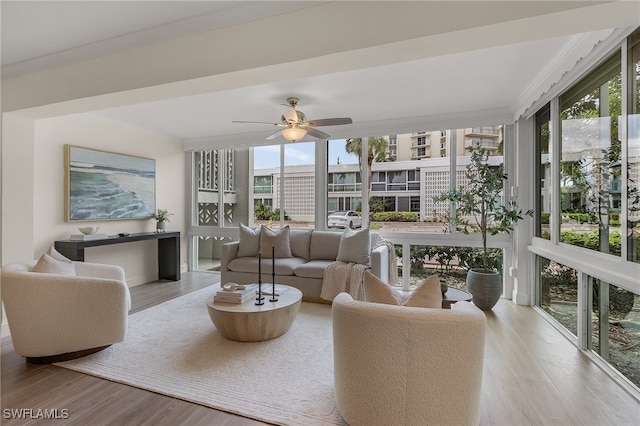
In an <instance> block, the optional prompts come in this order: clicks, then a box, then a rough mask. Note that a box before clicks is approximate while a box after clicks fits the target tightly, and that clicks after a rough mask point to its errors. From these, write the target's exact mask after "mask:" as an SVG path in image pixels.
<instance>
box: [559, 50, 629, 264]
mask: <svg viewBox="0 0 640 426" xmlns="http://www.w3.org/2000/svg"><path fill="white" fill-rule="evenodd" d="M620 69H621V68H620V53H619V52H618V53H617V54H615V55H613V56H612V57H611V58H609V59H608V60H607V61H606V62H605V63H604V64H602V65H601V66H600V67H598V69H597V70H595V71H594V72H593V73H591V74H589V75H588V76H587V77H586V78H584V79H583V80H582V81H580V82H578V83H577V84H576V85H575V86H573V87H572V88H571V89H569V90H568V91H567V92H566V93H565V94H563V95H562V96H561V97H560V118H561V120H562V121H561V122H562V126H561V146H562V153H561V163H560V165H561V182H560V185H561V186H560V197H561V199H560V208H561V210H562V234H561V235H562V240H563V242H566V243H568V244H574V245H579V246H581V247H585V248H588V249H591V250H597V251H601V252H604V253H609V254H612V255H615V256H620V247H619V241H620V208H619V207H618V208H616V207H615V206H619V205H620V203H619V201H620V195H621V193H620V189H619V187H618V188H617V189H616V187H615V186H614V185H613V183H614V181H615V177H616V175H618V174H619V172H620V164H621V155H620V154H621V147H622V144H621V140H620V131H619V122H620V111H621V109H620V106H621V72H620Z"/></svg>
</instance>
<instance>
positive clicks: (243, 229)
mask: <svg viewBox="0 0 640 426" xmlns="http://www.w3.org/2000/svg"><path fill="white" fill-rule="evenodd" d="M239 229H240V242H239V244H238V254H237V256H238V257H249V256H257V255H258V252H259V251H260V228H249V227H248V226H246V225H243V224H242V223H241V224H240V225H239Z"/></svg>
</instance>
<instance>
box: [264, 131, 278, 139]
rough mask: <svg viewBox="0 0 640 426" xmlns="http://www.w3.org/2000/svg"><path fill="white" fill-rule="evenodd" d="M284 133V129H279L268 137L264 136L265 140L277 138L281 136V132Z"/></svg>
mask: <svg viewBox="0 0 640 426" xmlns="http://www.w3.org/2000/svg"><path fill="white" fill-rule="evenodd" d="M281 133H282V130H278V131H277V132H274V133H271V134H270V135H269V136H267V137H266V138H264V140H266V141H270V140H271V139H275V138H277V137H278V136H280V134H281Z"/></svg>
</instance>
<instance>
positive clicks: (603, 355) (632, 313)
mask: <svg viewBox="0 0 640 426" xmlns="http://www.w3.org/2000/svg"><path fill="white" fill-rule="evenodd" d="M639 41H640V30H637V31H636V33H635V34H634V35H632V36H631V37H629V38H628V40H627V46H628V51H627V53H628V54H627V55H623V54H622V53H623V51H622V50H621V49H618V50H617V51H615V52H614V53H613V54H610V55H609V56H608V57H605V58H603V61H602V62H601V63H600V64H599V65H597V66H595V67H594V68H593V70H592V71H591V72H589V73H588V74H587V75H586V76H585V77H583V78H582V79H580V80H579V81H577V82H575V83H574V84H573V85H571V86H570V87H568V88H567V90H565V91H564V92H563V93H562V94H561V95H560V96H559V97H558V98H555V99H553V100H551V102H550V104H549V105H547V106H545V107H544V108H542V109H541V110H540V111H538V112H537V114H536V115H535V117H534V129H535V143H536V147H537V151H536V153H537V154H536V156H535V157H534V158H535V163H534V167H535V170H536V179H535V182H536V192H535V193H536V210H537V215H536V219H537V221H536V232H535V236H537V237H541V238H538V239H534V240H533V241H532V245H531V250H532V251H533V252H534V253H536V254H537V255H538V257H537V268H536V282H537V290H538V291H537V302H536V303H537V305H539V306H540V308H542V309H543V310H544V311H545V312H547V313H548V314H549V316H550V317H551V318H552V319H553V321H555V322H557V323H558V324H559V325H560V326H562V327H563V328H565V329H567V330H568V331H570V333H571V334H572V335H573V338H574V339H575V342H576V344H577V346H578V347H580V348H581V349H583V350H586V351H590V352H591V353H592V354H597V357H598V358H599V359H600V361H602V364H603V366H605V368H611V370H612V372H613V371H614V370H617V372H619V373H621V374H622V375H623V376H624V377H626V380H621V381H620V382H621V383H623V384H625V386H628V387H629V388H630V389H631V388H634V386H635V390H636V391H637V390H638V387H639V386H640V328H638V327H637V324H638V323H639V321H640V315H639V313H640V281H638V276H640V270H639V269H638V263H639V256H638V253H639V251H638V231H639V228H638V223H639V222H640V198H639V196H638V173H639V169H640V121H639V119H638V116H639V115H638V114H639V112H640V100H639V99H640V91H639V88H638V86H639V83H640V44H639ZM625 57H626V59H627V62H626V63H623V59H624V58H625ZM624 69H626V73H623V72H622V71H623V70H624ZM623 75H626V76H627V78H623ZM625 98H626V99H627V100H628V102H627V104H626V108H622V106H623V101H624V99H625ZM556 107H557V108H556ZM625 110H626V111H625ZM625 112H626V115H625ZM556 153H558V154H559V157H558V156H557V155H556ZM552 205H558V206H559V210H560V211H557V210H555V209H553V210H554V211H551V210H552V209H551V206H552ZM548 218H550V221H549V220H548ZM549 223H550V224H549Z"/></svg>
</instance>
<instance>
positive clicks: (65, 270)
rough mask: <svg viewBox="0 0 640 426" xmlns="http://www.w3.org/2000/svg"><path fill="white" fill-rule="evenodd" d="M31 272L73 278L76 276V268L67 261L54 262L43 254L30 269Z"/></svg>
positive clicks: (54, 260)
mask: <svg viewBox="0 0 640 426" xmlns="http://www.w3.org/2000/svg"><path fill="white" fill-rule="evenodd" d="M31 272H40V273H45V274H56V275H69V276H73V275H75V274H76V267H75V266H74V265H73V263H72V262H71V261H70V260H69V259H67V260H66V261H64V260H56V259H54V258H53V257H51V256H49V255H48V254H47V253H44V254H43V255H42V256H40V259H38V262H37V263H36V264H35V266H34V267H33V268H31Z"/></svg>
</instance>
